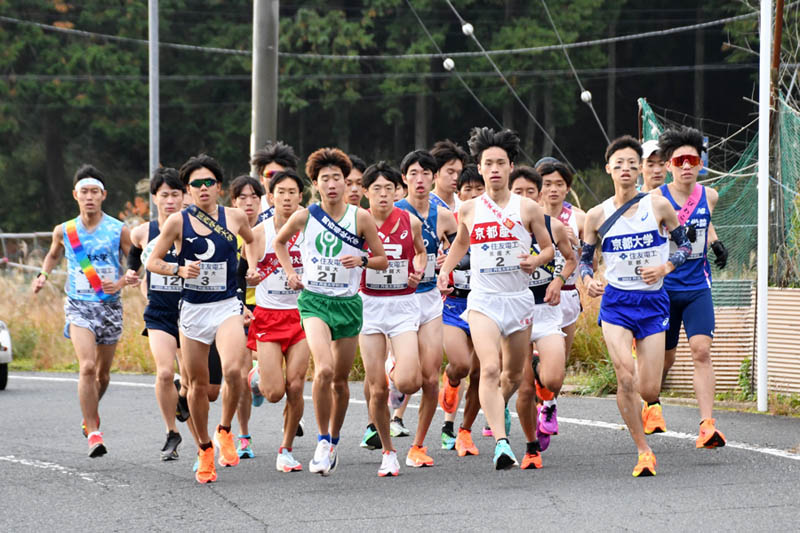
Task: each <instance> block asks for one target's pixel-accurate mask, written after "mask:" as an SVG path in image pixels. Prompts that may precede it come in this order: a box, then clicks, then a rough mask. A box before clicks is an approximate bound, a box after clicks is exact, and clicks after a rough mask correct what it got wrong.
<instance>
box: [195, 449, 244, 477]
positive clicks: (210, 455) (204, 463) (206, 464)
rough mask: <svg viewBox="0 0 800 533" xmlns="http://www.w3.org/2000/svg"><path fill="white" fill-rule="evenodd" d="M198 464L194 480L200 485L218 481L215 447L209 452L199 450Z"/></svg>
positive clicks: (208, 450)
mask: <svg viewBox="0 0 800 533" xmlns="http://www.w3.org/2000/svg"><path fill="white" fill-rule="evenodd" d="M237 457H238V456H237ZM197 463H198V467H197V472H195V474H194V478H195V479H196V480H197V482H198V483H210V482H212V481H216V480H217V468H216V467H215V466H214V446H211V448H209V449H207V450H198V451H197Z"/></svg>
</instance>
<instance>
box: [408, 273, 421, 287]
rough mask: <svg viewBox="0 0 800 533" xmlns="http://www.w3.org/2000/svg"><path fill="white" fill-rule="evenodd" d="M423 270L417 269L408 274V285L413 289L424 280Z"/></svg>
mask: <svg viewBox="0 0 800 533" xmlns="http://www.w3.org/2000/svg"><path fill="white" fill-rule="evenodd" d="M422 274H423V273H422V272H417V271H416V270H415V271H414V272H412V273H411V274H409V275H408V286H409V287H411V288H412V289H416V288H417V285H419V282H420V281H422Z"/></svg>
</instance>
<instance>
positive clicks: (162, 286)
mask: <svg viewBox="0 0 800 533" xmlns="http://www.w3.org/2000/svg"><path fill="white" fill-rule="evenodd" d="M182 288H183V287H182V283H181V278H180V276H163V275H161V274H156V273H155V272H151V273H150V290H151V291H157V292H181V289H182Z"/></svg>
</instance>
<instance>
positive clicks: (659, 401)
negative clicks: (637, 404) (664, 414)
mask: <svg viewBox="0 0 800 533" xmlns="http://www.w3.org/2000/svg"><path fill="white" fill-rule="evenodd" d="M651 405H661V398H658V399H657V400H656V401H654V402H647V407H650V406H651Z"/></svg>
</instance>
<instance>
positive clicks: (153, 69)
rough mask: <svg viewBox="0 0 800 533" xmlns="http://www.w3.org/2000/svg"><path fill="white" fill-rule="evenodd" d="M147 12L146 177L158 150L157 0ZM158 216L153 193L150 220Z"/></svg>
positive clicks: (156, 162)
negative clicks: (147, 117) (147, 132)
mask: <svg viewBox="0 0 800 533" xmlns="http://www.w3.org/2000/svg"><path fill="white" fill-rule="evenodd" d="M147 14H148V28H147V33H148V36H147V37H148V49H149V76H148V80H149V92H150V158H149V159H150V165H149V172H150V173H149V174H148V176H147V178H148V179H152V178H153V173H154V172H155V171H156V169H157V168H158V166H159V159H160V157H159V152H158V143H159V138H158V127H159V117H158V0H148V1H147ZM157 217H158V213H157V211H156V204H155V202H154V201H153V195H150V220H155V219H156V218H157Z"/></svg>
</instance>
